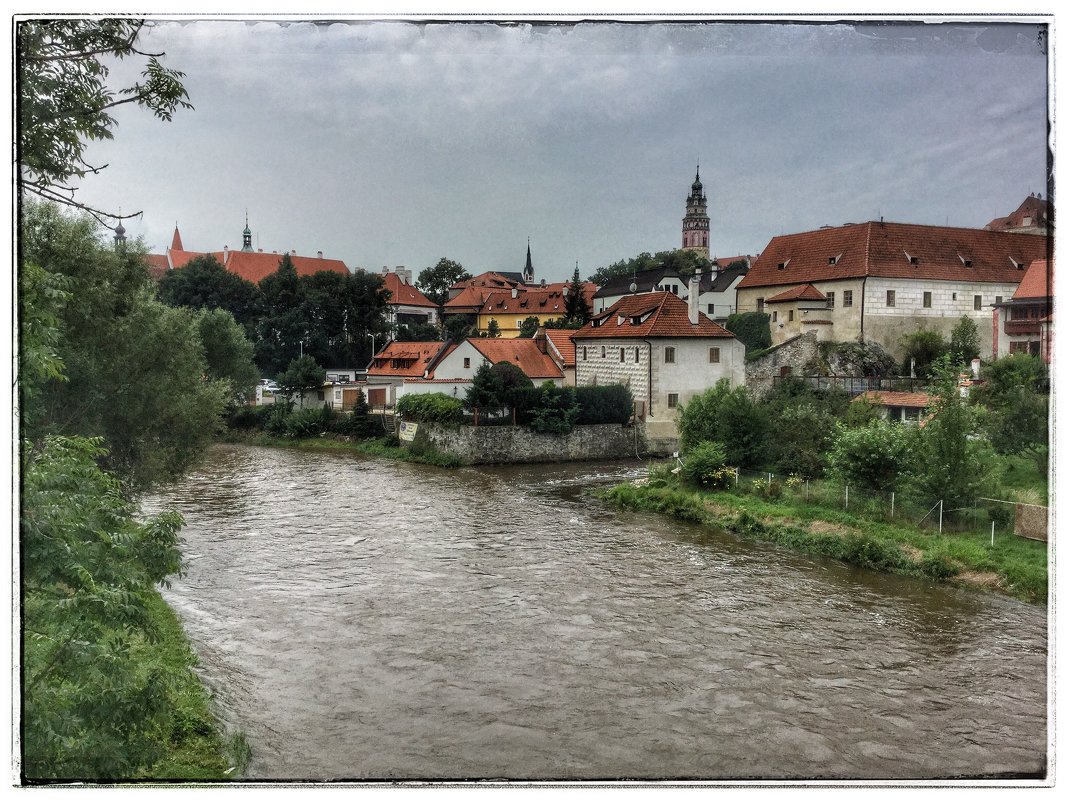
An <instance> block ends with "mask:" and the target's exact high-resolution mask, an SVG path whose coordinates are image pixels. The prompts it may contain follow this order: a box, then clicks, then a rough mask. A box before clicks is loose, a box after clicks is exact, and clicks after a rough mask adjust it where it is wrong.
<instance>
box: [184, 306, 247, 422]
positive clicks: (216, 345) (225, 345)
mask: <svg viewBox="0 0 1068 801" xmlns="http://www.w3.org/2000/svg"><path fill="white" fill-rule="evenodd" d="M197 326H198V329H199V332H200V341H201V343H202V345H203V347H204V360H205V362H207V376H208V378H209V379H210V380H213V381H225V382H226V388H227V391H228V394H227V397H229V398H230V399H231V400H232V401H235V402H238V403H240V402H244V401H247V400H248V399H249V398H250V397H251V396H252V395H253V393H254V392H255V389H256V382H257V381H258V380H259V377H260V373H259V370H257V369H256V365H255V363H254V362H253V361H252V343H251V342H249V341H248V337H246V336H245V331H244V329H242V327H241V326H240V325H238V324H237V321H236V320H235V319H234V317H233V315H232V314H230V312H228V311H226V310H224V309H202V310H201V311H200V313H199V315H198V316H197Z"/></svg>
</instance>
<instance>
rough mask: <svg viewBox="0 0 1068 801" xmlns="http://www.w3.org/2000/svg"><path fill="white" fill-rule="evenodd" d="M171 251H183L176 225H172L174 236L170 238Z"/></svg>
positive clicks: (180, 236)
mask: <svg viewBox="0 0 1068 801" xmlns="http://www.w3.org/2000/svg"><path fill="white" fill-rule="evenodd" d="M171 250H185V248H183V247H182V235H181V234H180V233H178V223H177V221H176V222H175V223H174V236H172V237H171Z"/></svg>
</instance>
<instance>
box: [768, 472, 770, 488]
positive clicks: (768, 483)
mask: <svg viewBox="0 0 1068 801" xmlns="http://www.w3.org/2000/svg"><path fill="white" fill-rule="evenodd" d="M768 486H769V487H770V486H771V473H768Z"/></svg>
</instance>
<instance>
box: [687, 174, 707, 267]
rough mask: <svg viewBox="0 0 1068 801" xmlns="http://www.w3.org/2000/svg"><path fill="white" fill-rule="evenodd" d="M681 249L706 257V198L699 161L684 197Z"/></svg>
mask: <svg viewBox="0 0 1068 801" xmlns="http://www.w3.org/2000/svg"><path fill="white" fill-rule="evenodd" d="M682 249H683V250H692V251H695V252H696V253H697V254H698V255H699V256H703V257H704V258H706V259H707V258H708V252H709V251H708V198H707V197H706V196H705V188H704V184H702V183H701V161H700V159H698V161H697V175H696V177H695V178H694V180H693V184H691V185H690V195H689V197H687V198H686V216H685V217H683V218H682Z"/></svg>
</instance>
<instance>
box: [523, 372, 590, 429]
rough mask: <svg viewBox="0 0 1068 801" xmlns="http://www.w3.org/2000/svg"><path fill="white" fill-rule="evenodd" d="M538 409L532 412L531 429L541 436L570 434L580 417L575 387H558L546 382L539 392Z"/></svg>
mask: <svg viewBox="0 0 1068 801" xmlns="http://www.w3.org/2000/svg"><path fill="white" fill-rule="evenodd" d="M538 392H539V395H540V398H539V399H538V405H537V408H535V409H533V410H532V411H531V419H530V427H531V429H533V430H534V431H537V432H538V433H539V434H569V433H571V429H572V428H574V426H575V420H576V419H577V418H578V415H579V407H578V402H577V401H576V400H575V388H574V387H557V386H554V385H553V384H552V383H550V382H548V381H546V382H545V383H544V384H542V385H541V389H539V390H538Z"/></svg>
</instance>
